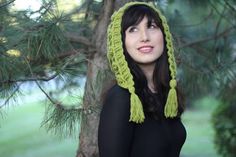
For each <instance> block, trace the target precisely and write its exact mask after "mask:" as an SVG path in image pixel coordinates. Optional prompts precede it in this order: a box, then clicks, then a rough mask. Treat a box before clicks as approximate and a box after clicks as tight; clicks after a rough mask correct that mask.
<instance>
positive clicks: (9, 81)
mask: <svg viewBox="0 0 236 157" xmlns="http://www.w3.org/2000/svg"><path fill="white" fill-rule="evenodd" d="M58 75H59V74H58V73H56V74H54V75H52V76H50V77H31V78H24V79H17V80H11V79H10V80H4V81H0V83H1V84H2V83H3V84H4V83H14V82H26V81H37V80H38V81H50V80H52V79H54V78H56V77H57V76H58Z"/></svg>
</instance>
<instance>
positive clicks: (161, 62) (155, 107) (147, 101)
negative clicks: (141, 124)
mask: <svg viewBox="0 0 236 157" xmlns="http://www.w3.org/2000/svg"><path fill="white" fill-rule="evenodd" d="M144 17H147V19H148V25H150V24H151V23H152V22H153V21H154V22H155V24H156V25H157V26H158V27H159V28H160V29H161V31H162V33H163V32H164V28H163V26H162V22H161V19H160V18H159V15H158V13H156V12H155V11H154V10H152V9H151V8H149V7H147V6H144V5H134V6H131V7H130V8H128V9H127V10H126V11H125V13H124V15H123V17H122V23H121V30H122V32H121V33H122V43H123V49H124V55H125V58H126V60H127V62H128V66H129V68H130V71H131V73H132V75H133V78H134V83H135V90H136V94H137V95H138V96H139V98H140V99H141V101H142V104H143V108H144V112H145V113H146V115H148V116H151V117H154V118H155V119H163V118H164V105H165V103H166V99H167V94H168V91H169V89H170V86H169V81H170V71H169V64H168V56H167V47H166V41H165V40H164V52H163V53H162V55H161V56H160V57H159V58H158V59H157V60H156V61H155V68H154V72H153V81H154V87H155V89H156V90H157V93H153V92H151V90H150V89H149V88H148V83H147V79H146V77H145V75H144V73H143V72H142V70H141V69H140V67H139V66H138V65H137V63H136V62H135V61H134V60H133V59H132V58H131V56H130V55H129V53H128V52H127V50H126V47H125V44H124V43H125V31H126V30H127V29H128V28H129V27H130V26H133V25H137V24H139V23H140V22H141V21H142V19H143V18H144ZM163 37H164V39H165V34H164V33H163ZM177 94H178V104H179V106H178V116H177V117H180V115H181V114H182V112H183V106H184V103H183V96H182V94H181V93H180V91H179V90H178V88H177Z"/></svg>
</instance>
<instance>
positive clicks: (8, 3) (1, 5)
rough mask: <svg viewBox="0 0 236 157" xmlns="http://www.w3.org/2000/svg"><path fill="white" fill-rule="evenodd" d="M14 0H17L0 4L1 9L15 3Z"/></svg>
mask: <svg viewBox="0 0 236 157" xmlns="http://www.w3.org/2000/svg"><path fill="white" fill-rule="evenodd" d="M14 1H16V0H11V1H9V2H6V3H3V4H0V9H1V8H3V7H6V6H8V5H10V4H11V3H13V2H14Z"/></svg>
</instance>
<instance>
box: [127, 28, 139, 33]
mask: <svg viewBox="0 0 236 157" xmlns="http://www.w3.org/2000/svg"><path fill="white" fill-rule="evenodd" d="M135 31H137V27H130V28H129V32H130V33H132V32H135Z"/></svg>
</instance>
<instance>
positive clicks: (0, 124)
mask: <svg viewBox="0 0 236 157" xmlns="http://www.w3.org/2000/svg"><path fill="white" fill-rule="evenodd" d="M6 112H7V115H6V116H5V118H4V119H1V121H0V146H1V147H0V154H1V156H2V157H74V156H75V153H76V150H77V145H78V139H77V138H61V137H58V136H56V135H53V134H50V133H47V132H46V130H45V129H44V128H41V127H40V123H41V121H42V118H43V115H44V105H43V104H40V103H33V104H27V105H21V106H16V107H13V108H9V109H8V111H6Z"/></svg>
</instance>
